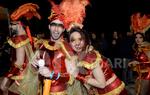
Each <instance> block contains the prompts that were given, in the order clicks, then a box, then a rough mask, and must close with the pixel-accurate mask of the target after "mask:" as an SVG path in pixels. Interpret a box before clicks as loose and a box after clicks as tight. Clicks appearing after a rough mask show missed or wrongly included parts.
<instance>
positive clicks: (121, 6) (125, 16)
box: [0, 0, 150, 33]
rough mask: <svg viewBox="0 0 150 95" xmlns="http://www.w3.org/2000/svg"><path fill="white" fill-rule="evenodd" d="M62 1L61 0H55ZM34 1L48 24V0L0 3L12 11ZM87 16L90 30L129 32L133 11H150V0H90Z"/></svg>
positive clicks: (86, 25)
mask: <svg viewBox="0 0 150 95" xmlns="http://www.w3.org/2000/svg"><path fill="white" fill-rule="evenodd" d="M55 1H57V2H60V1H61V0H55ZM27 2H33V3H37V4H38V5H39V6H40V10H39V12H40V14H41V15H42V17H43V20H42V21H41V22H42V25H41V27H43V29H44V26H45V25H46V20H47V16H49V14H50V4H49V2H48V0H0V5H1V6H3V7H6V8H8V10H9V12H10V13H11V12H12V11H13V10H14V9H16V8H17V7H19V6H20V5H21V4H23V3H27ZM90 2H91V4H90V6H88V7H87V16H86V18H85V22H84V25H85V28H86V29H87V30H88V31H90V32H96V33H100V32H108V33H109V32H112V31H114V30H116V31H119V32H128V31H130V30H129V25H130V16H131V14H132V13H135V12H141V13H144V14H149V13H150V0H90Z"/></svg>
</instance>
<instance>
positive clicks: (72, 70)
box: [65, 56, 79, 77]
mask: <svg viewBox="0 0 150 95" xmlns="http://www.w3.org/2000/svg"><path fill="white" fill-rule="evenodd" d="M76 64H77V57H76V56H73V57H72V58H71V59H65V65H66V69H67V72H68V73H69V74H71V75H73V76H74V77H76V76H77V75H78V72H79V69H78V67H77V65H76Z"/></svg>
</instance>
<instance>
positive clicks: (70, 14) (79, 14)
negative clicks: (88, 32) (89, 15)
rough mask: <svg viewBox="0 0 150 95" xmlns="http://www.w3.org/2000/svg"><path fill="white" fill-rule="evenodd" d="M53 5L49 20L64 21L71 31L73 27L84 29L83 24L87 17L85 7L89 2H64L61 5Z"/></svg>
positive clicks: (81, 0)
mask: <svg viewBox="0 0 150 95" xmlns="http://www.w3.org/2000/svg"><path fill="white" fill-rule="evenodd" d="M49 2H50V3H51V4H52V12H51V15H50V16H49V19H50V20H51V19H54V18H55V19H56V18H57V19H60V20H62V21H63V23H64V26H65V28H66V29H67V30H69V29H70V28H71V27H73V26H76V25H77V26H80V27H81V28H82V27H83V25H82V23H83V21H84V18H85V16H86V13H85V7H86V6H87V5H88V4H89V1H88V0H62V2H61V3H60V4H59V5H56V4H54V2H53V1H52V0H49Z"/></svg>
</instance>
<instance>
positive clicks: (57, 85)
mask: <svg viewBox="0 0 150 95" xmlns="http://www.w3.org/2000/svg"><path fill="white" fill-rule="evenodd" d="M55 44H56V43H55V42H52V41H47V40H45V41H43V48H42V50H44V51H46V52H47V54H46V57H45V60H46V66H48V67H49V69H50V71H54V75H53V78H52V79H51V80H52V84H51V87H50V95H67V92H66V89H67V83H68V81H69V78H70V76H69V74H68V73H67V71H66V67H65V58H66V54H65V52H64V50H62V48H60V47H55ZM62 44H63V45H64V47H65V49H66V50H67V51H68V52H69V54H73V52H72V49H71V48H70V47H69V45H68V43H66V42H65V41H62ZM58 73H60V74H61V75H60V77H59V78H58V79H57V77H58Z"/></svg>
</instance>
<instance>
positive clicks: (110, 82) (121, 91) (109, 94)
mask: <svg viewBox="0 0 150 95" xmlns="http://www.w3.org/2000/svg"><path fill="white" fill-rule="evenodd" d="M97 64H100V66H101V68H102V71H103V72H104V76H105V79H106V87H105V88H103V89H101V88H96V87H92V88H94V89H96V91H95V94H94V95H127V94H126V91H125V84H124V83H123V82H122V81H121V80H120V79H119V78H117V76H116V75H115V74H114V72H113V71H112V69H111V67H110V66H109V62H108V60H107V59H106V58H103V57H101V55H100V54H99V52H97V51H92V52H89V53H87V54H86V56H85V57H84V58H83V60H82V61H81V62H80V63H79V65H80V66H83V67H84V68H86V69H87V70H88V72H89V74H90V75H92V76H93V74H92V70H93V69H94V68H95V67H96V66H97ZM80 77H82V76H80Z"/></svg>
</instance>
